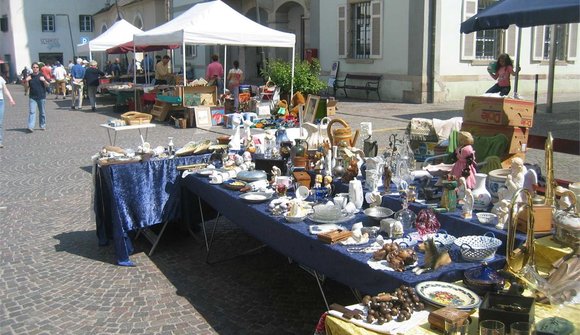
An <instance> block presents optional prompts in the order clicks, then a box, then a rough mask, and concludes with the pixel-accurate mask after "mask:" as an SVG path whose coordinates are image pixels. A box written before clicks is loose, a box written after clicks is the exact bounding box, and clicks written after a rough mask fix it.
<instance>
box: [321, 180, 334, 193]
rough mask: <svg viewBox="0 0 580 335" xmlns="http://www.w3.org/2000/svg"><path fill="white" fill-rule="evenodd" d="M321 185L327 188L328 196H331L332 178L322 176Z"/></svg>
mask: <svg viewBox="0 0 580 335" xmlns="http://www.w3.org/2000/svg"><path fill="white" fill-rule="evenodd" d="M322 185H323V186H324V187H326V188H327V190H328V194H332V177H331V176H329V175H326V176H324V178H323V181H322Z"/></svg>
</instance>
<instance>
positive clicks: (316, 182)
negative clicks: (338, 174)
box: [314, 174, 323, 188]
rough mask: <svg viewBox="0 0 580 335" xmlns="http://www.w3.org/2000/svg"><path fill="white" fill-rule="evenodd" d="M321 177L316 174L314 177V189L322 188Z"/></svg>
mask: <svg viewBox="0 0 580 335" xmlns="http://www.w3.org/2000/svg"><path fill="white" fill-rule="evenodd" d="M322 182H323V179H322V175H321V174H317V175H316V177H315V178H314V188H320V187H322Z"/></svg>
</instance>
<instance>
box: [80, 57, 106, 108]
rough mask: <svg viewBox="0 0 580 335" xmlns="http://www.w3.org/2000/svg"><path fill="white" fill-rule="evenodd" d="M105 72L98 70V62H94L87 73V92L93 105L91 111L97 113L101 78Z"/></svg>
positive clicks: (91, 62)
mask: <svg viewBox="0 0 580 335" xmlns="http://www.w3.org/2000/svg"><path fill="white" fill-rule="evenodd" d="M104 75H105V74H104V73H103V71H101V70H99V69H98V68H97V62H96V61H94V60H92V61H90V63H89V67H88V68H87V70H86V71H85V82H86V84H87V91H88V94H89V102H90V103H91V110H92V111H93V112H96V111H97V89H98V88H99V78H100V77H102V76H104Z"/></svg>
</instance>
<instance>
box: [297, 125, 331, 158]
mask: <svg viewBox="0 0 580 335" xmlns="http://www.w3.org/2000/svg"><path fill="white" fill-rule="evenodd" d="M329 122H330V118H329V117H324V118H322V120H320V123H319V124H314V123H312V122H304V123H302V128H304V129H305V130H306V132H307V133H308V135H307V136H306V142H307V143H308V148H309V150H316V149H318V146H319V145H321V144H322V143H324V141H325V140H328V135H327V131H326V129H327V128H328V123H329Z"/></svg>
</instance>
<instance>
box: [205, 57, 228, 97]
mask: <svg viewBox="0 0 580 335" xmlns="http://www.w3.org/2000/svg"><path fill="white" fill-rule="evenodd" d="M211 60H212V62H211V63H209V64H208V65H207V69H206V70H205V80H207V82H208V86H212V85H213V86H217V90H218V95H221V94H222V93H223V87H224V82H223V80H224V66H223V65H222V64H221V63H220V62H219V57H218V55H213V56H211Z"/></svg>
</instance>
